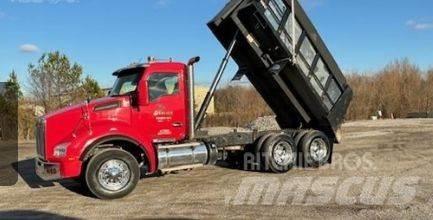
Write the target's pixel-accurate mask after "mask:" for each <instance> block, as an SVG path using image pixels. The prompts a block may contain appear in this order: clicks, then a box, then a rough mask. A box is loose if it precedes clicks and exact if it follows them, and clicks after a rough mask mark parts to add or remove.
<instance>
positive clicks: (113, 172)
mask: <svg viewBox="0 0 433 220" xmlns="http://www.w3.org/2000/svg"><path fill="white" fill-rule="evenodd" d="M130 179H131V170H130V169H129V167H128V165H127V164H126V163H125V162H124V161H122V160H117V159H113V160H108V161H107V162H105V163H103V164H102V166H101V167H100V168H99V170H98V182H99V184H101V186H102V187H104V188H105V189H107V190H110V191H118V190H121V189H123V188H124V187H125V186H126V185H127V184H128V182H129V181H130Z"/></svg>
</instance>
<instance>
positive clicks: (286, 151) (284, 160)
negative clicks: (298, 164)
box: [272, 141, 293, 166]
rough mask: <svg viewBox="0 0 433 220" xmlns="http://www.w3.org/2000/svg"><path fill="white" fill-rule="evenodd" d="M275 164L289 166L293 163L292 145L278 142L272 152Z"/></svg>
mask: <svg viewBox="0 0 433 220" xmlns="http://www.w3.org/2000/svg"><path fill="white" fill-rule="evenodd" d="M272 157H273V158H274V161H275V163H277V164H278V165H279V166H287V165H289V164H290V163H292V161H293V152H292V147H291V145H290V143H287V142H285V141H281V142H278V144H276V145H275V147H274V150H273V152H272Z"/></svg>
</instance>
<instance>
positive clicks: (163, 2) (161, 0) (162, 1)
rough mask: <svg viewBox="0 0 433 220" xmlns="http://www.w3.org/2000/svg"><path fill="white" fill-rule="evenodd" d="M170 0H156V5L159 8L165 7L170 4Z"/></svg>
mask: <svg viewBox="0 0 433 220" xmlns="http://www.w3.org/2000/svg"><path fill="white" fill-rule="evenodd" d="M168 3H169V2H168V0H156V2H155V6H156V7H158V8H165V7H167V5H168Z"/></svg>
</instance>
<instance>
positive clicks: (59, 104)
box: [0, 51, 104, 140]
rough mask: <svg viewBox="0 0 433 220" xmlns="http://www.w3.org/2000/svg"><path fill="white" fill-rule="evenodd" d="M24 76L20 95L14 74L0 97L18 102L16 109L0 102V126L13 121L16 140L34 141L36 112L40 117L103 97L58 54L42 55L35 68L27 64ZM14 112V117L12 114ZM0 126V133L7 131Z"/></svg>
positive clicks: (81, 72)
mask: <svg viewBox="0 0 433 220" xmlns="http://www.w3.org/2000/svg"><path fill="white" fill-rule="evenodd" d="M27 76H28V82H27V85H28V88H26V92H24V93H23V91H22V88H21V86H20V83H19V82H18V79H17V75H16V73H15V72H14V71H12V73H11V74H10V75H9V79H8V81H7V82H6V93H5V95H2V97H7V94H16V95H17V98H18V99H17V102H18V105H16V107H14V106H13V105H8V104H6V103H5V102H4V101H3V102H2V100H4V98H1V99H0V102H2V103H0V104H1V107H0V111H1V115H2V116H3V117H2V119H1V121H0V123H3V121H6V118H13V117H15V118H17V121H18V128H17V129H18V131H19V132H18V134H19V138H20V139H26V140H29V139H33V138H34V127H35V123H36V119H37V117H38V115H37V112H36V111H37V109H40V110H41V111H42V112H41V113H42V114H44V113H49V112H52V111H55V110H57V109H60V108H63V107H65V106H68V105H71V104H74V103H78V102H82V101H83V100H85V99H89V98H90V99H94V98H98V97H102V96H104V92H103V90H102V89H101V87H100V86H99V84H98V82H97V81H96V80H95V79H93V78H92V77H91V76H90V75H87V76H84V70H83V67H82V66H81V65H79V64H78V63H73V62H71V60H70V59H69V58H68V57H67V56H66V55H65V54H62V53H60V52H58V51H56V52H49V53H45V54H43V55H42V56H41V57H40V58H39V59H38V61H37V63H36V64H29V66H28V71H27ZM23 94H24V95H23ZM14 108H16V112H17V113H18V115H15V116H14V115H13V114H12V113H13V112H14V111H13V109H14ZM0 125H1V126H2V127H1V128H2V130H3V131H4V130H9V129H5V128H8V127H9V128H10V126H8V125H5V124H0Z"/></svg>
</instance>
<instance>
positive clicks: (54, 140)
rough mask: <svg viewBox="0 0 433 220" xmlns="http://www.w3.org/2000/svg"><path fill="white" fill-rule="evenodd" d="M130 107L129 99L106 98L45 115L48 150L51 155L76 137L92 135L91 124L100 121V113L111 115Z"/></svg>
mask: <svg viewBox="0 0 433 220" xmlns="http://www.w3.org/2000/svg"><path fill="white" fill-rule="evenodd" d="M127 106H129V98H127V97H104V98H100V99H96V100H92V101H90V102H89V103H87V102H83V103H80V104H77V105H72V106H69V107H66V108H63V109H60V110H57V111H54V112H52V113H49V114H47V115H45V122H46V130H45V132H46V150H47V155H51V154H50V153H51V151H52V149H53V148H54V147H55V146H57V145H59V144H61V143H68V142H71V141H72V140H73V139H75V138H76V137H80V136H87V135H90V134H91V133H92V126H91V124H93V123H95V122H97V121H98V120H100V117H96V116H97V115H98V112H104V113H105V114H109V113H110V111H114V110H115V109H116V108H119V107H127Z"/></svg>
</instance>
